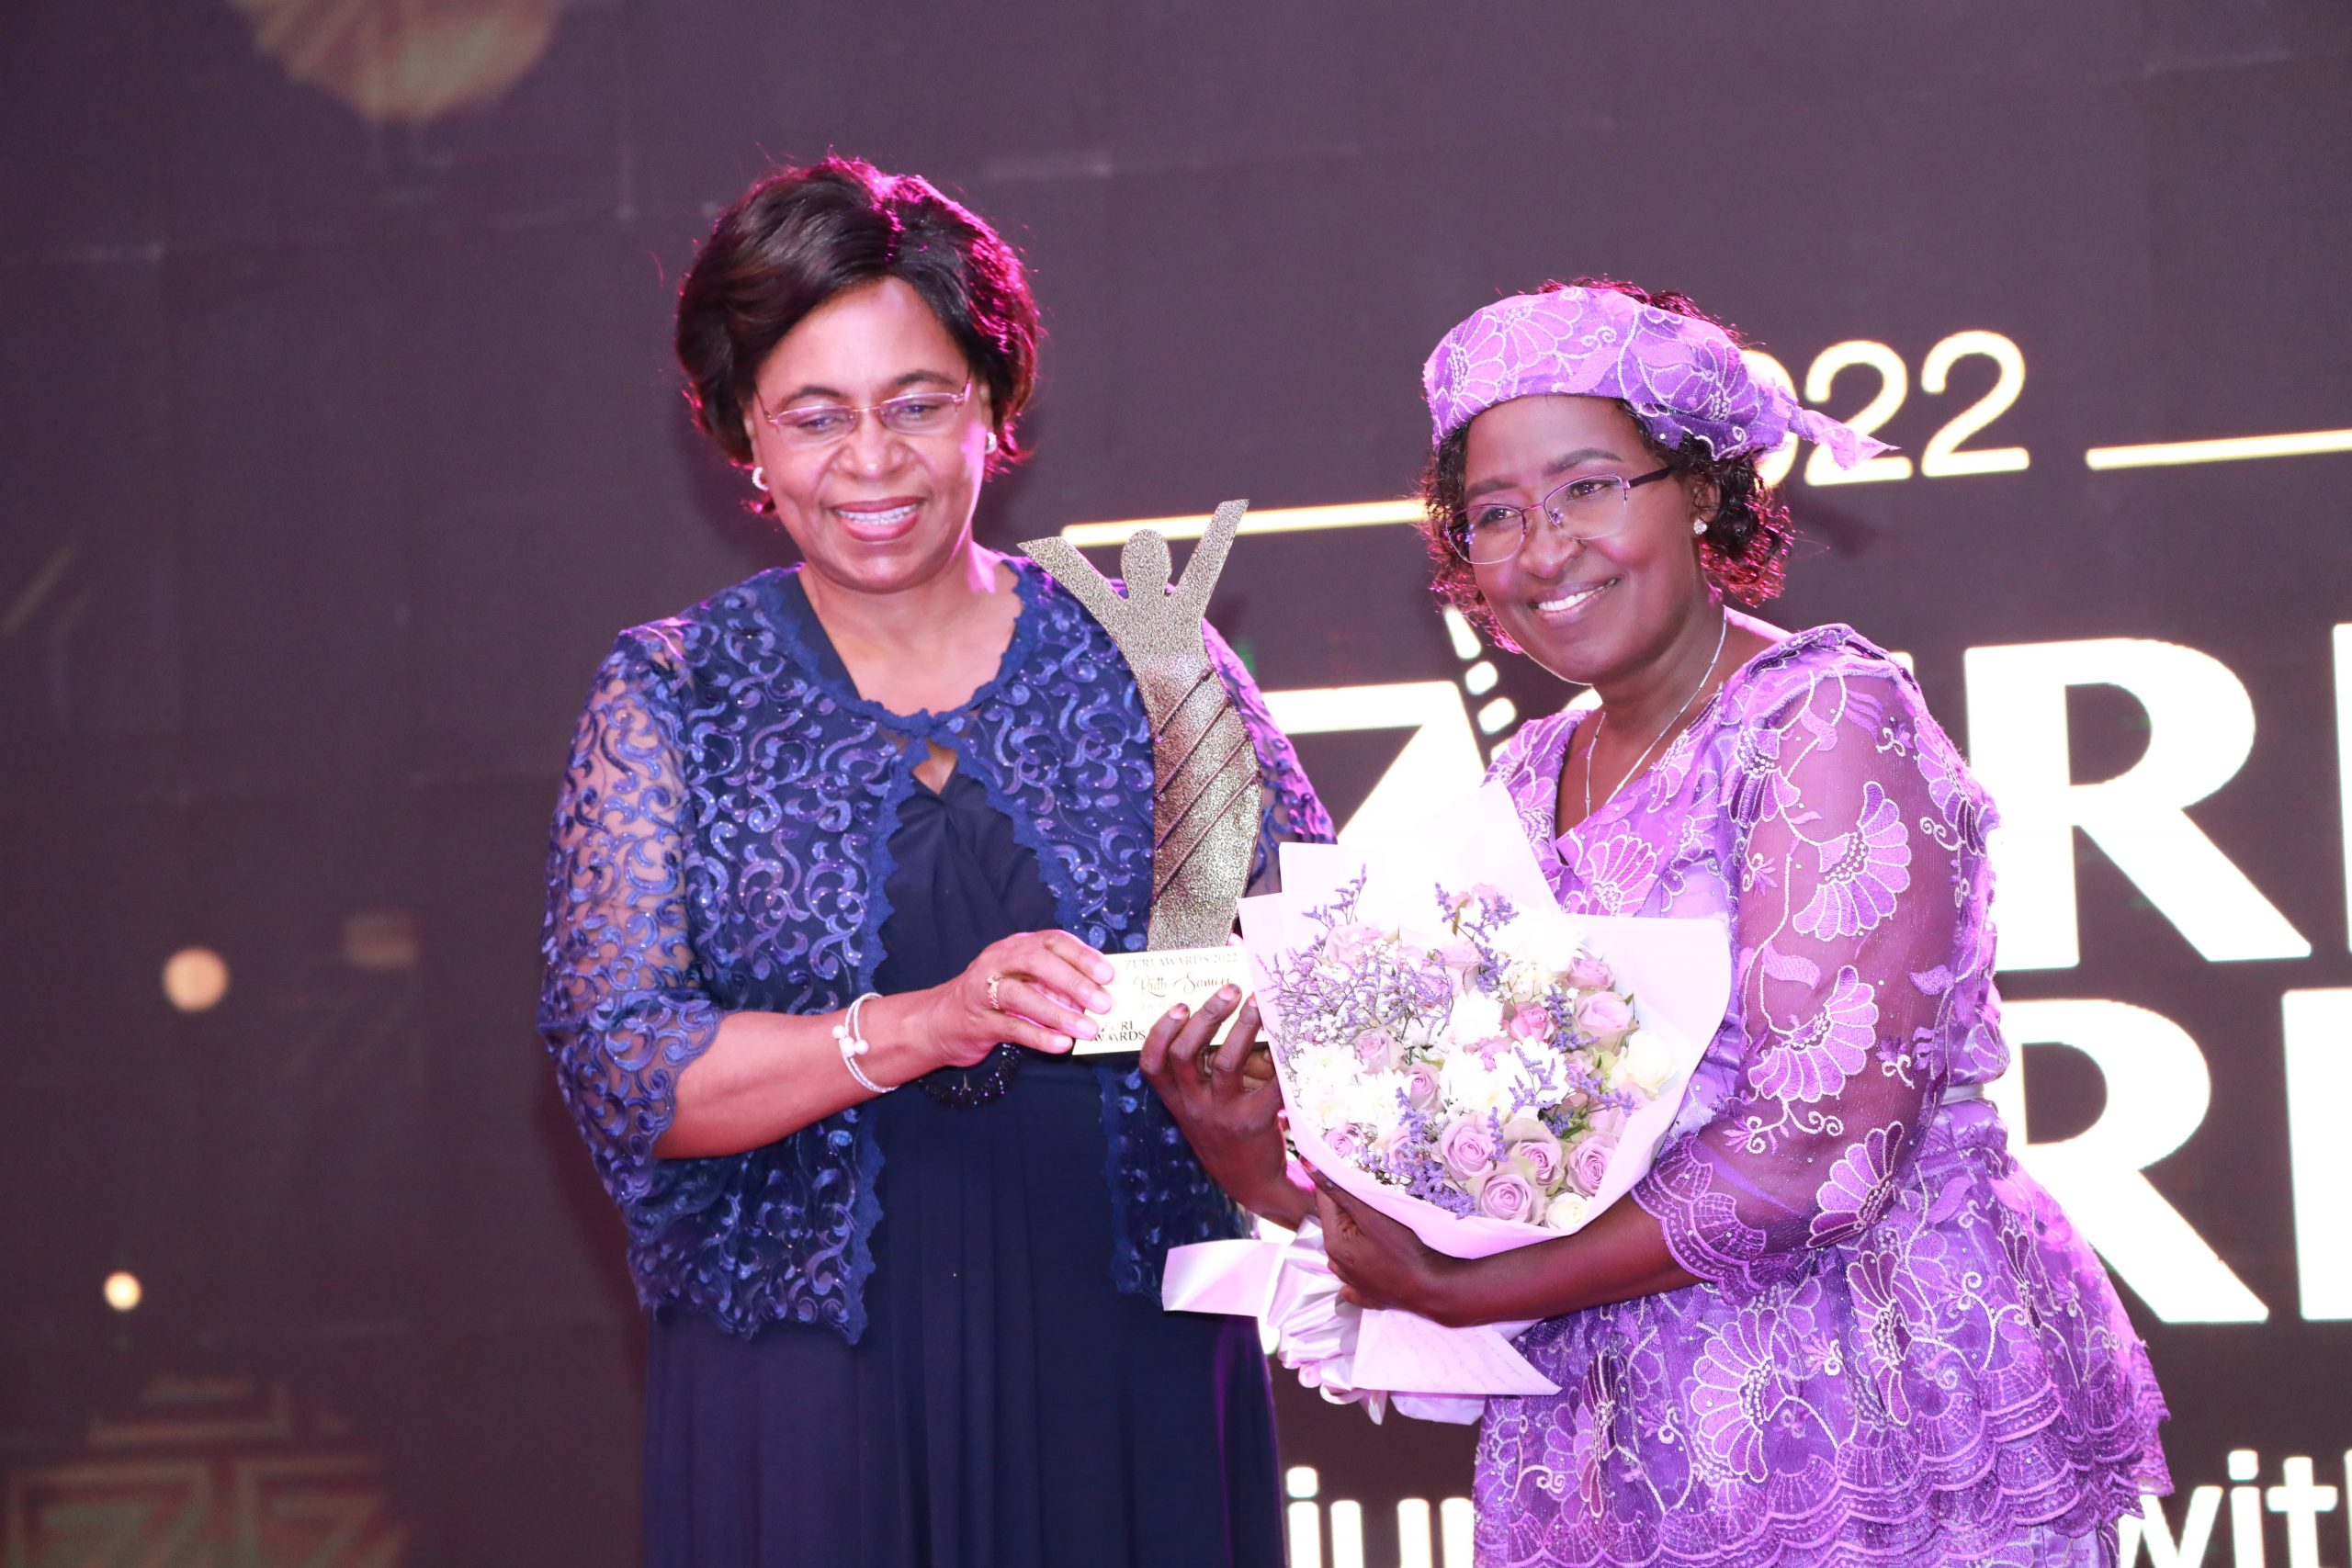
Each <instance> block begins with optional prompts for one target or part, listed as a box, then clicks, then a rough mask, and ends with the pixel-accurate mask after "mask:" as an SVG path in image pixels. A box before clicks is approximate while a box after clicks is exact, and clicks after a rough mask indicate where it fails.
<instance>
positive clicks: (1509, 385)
mask: <svg viewBox="0 0 2352 1568" xmlns="http://www.w3.org/2000/svg"><path fill="white" fill-rule="evenodd" d="M1421 388H1422V389H1423V391H1424V392H1426V393H1427V394H1428V397H1429V403H1430V423H1432V424H1433V425H1434V426H1435V432H1434V434H1432V436H1431V437H1430V442H1431V445H1437V444H1441V443H1442V442H1443V441H1444V440H1445V438H1446V437H1447V436H1449V435H1451V434H1453V433H1454V432H1455V431H1457V430H1459V429H1461V428H1462V427H1463V426H1464V425H1465V424H1468V423H1470V422H1471V421H1472V420H1473V419H1476V417H1477V416H1478V415H1480V414H1482V413H1484V412H1487V410H1488V409H1490V408H1493V407H1494V406H1495V405H1496V404H1497V403H1504V402H1509V401H1510V400H1511V399H1513V398H1527V397H1535V396H1538V395H1541V394H1543V393H1546V392H1566V393H1572V394H1577V395H1580V396H1585V397H1594V398H1622V399H1623V400H1625V402H1626V404H1627V406H1629V407H1630V408H1632V409H1633V411H1634V416H1635V417H1636V418H1638V419H1639V420H1640V421H1641V422H1642V428H1643V429H1644V430H1645V431H1647V432H1648V433H1649V435H1650V439H1651V440H1653V441H1655V442H1657V444H1658V445H1659V446H1663V447H1665V448H1666V449H1667V450H1668V451H1669V452H1671V451H1674V450H1676V449H1677V448H1679V446H1681V445H1682V439H1683V437H1684V436H1686V435H1695V436H1697V437H1698V438H1699V439H1700V440H1701V441H1702V442H1704V443H1706V446H1707V450H1708V452H1709V453H1711V454H1712V455H1713V457H1715V458H1716V459H1717V460H1718V461H1720V460H1722V459H1724V458H1726V457H1739V456H1741V455H1743V454H1746V453H1751V452H1769V451H1770V450H1771V449H1772V448H1774V447H1776V446H1779V445H1780V444H1781V438H1782V437H1784V436H1785V435H1787V434H1788V433H1789V432H1790V431H1792V430H1793V431H1795V432H1796V433H1797V434H1799V435H1802V436H1804V438H1805V439H1807V440H1808V441H1815V442H1818V443H1820V444H1821V445H1822V446H1826V447H1827V448H1828V449H1829V452H1830V454H1831V456H1832V457H1835V458H1836V459H1837V461H1838V467H1839V468H1852V467H1853V466H1854V465H1855V464H1857V463H1859V462H1860V461H1861V460H1862V459H1863V458H1865V457H1869V456H1871V454H1872V453H1874V452H1883V451H1886V450H1887V449H1888V448H1887V445H1886V443H1885V442H1883V441H1877V440H1873V439H1872V438H1871V437H1870V436H1867V435H1864V434H1862V433H1861V432H1860V431H1859V430H1856V429H1854V428H1853V427H1852V426H1851V425H1848V424H1844V423H1839V422H1838V421H1837V420H1834V419H1831V418H1830V417H1829V416H1828V415H1827V414H1825V413H1821V412H1816V411H1815V410H1813V409H1809V408H1806V407H1805V406H1804V404H1802V403H1800V402H1798V401H1797V400H1796V394H1795V393H1794V392H1792V390H1790V389H1788V388H1787V387H1785V386H1782V385H1781V382H1780V381H1779V380H1778V379H1776V378H1772V377H1770V376H1759V375H1758V374H1756V373H1755V372H1754V371H1752V370H1750V369H1749V368H1748V365H1747V360H1746V359H1745V358H1743V357H1742V356H1741V355H1740V352H1739V346H1738V344H1735V343H1733V342H1732V341H1731V339H1730V338H1729V337H1727V336H1725V335H1724V333H1723V331H1722V329H1721V328H1718V327H1714V326H1711V325H1709V324H1708V323H1707V322H1705V321H1693V320H1691V318H1690V317H1688V316H1678V315H1676V314H1675V313H1674V312H1673V311H1671V310H1657V309H1656V308H1654V307H1652V306H1648V305H1645V304H1643V303H1642V302H1641V301H1640V300H1638V299H1634V298H1632V297H1631V296H1629V295H1624V294H1620V293H1618V292H1617V291H1616V290H1615V289H1613V288H1555V289H1550V290H1547V291H1545V292H1544V293H1541V294H1516V295H1513V296H1512V297H1511V298H1510V299H1498V300H1497V301H1496V302H1495V303H1493V304H1491V305H1489V306H1487V308H1486V309H1485V310H1480V311H1478V312H1477V313H1476V314H1475V315H1473V316H1471V317H1470V319H1469V320H1467V321H1464V322H1463V323H1462V324H1461V325H1460V326H1458V327H1455V328H1454V329H1453V331H1452V332H1450V333H1446V334H1445V336H1444V337H1442V338H1441V339H1440V340H1439V341H1438V345H1437V348H1436V349H1435V351H1434V352H1432V353H1431V354H1430V358H1429V363H1428V364H1427V365H1424V366H1423V367H1421Z"/></svg>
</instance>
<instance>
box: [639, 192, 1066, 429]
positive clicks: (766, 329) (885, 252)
mask: <svg viewBox="0 0 2352 1568" xmlns="http://www.w3.org/2000/svg"><path fill="white" fill-rule="evenodd" d="M886 277H896V278H899V279H902V280H903V281H904V282H905V283H906V284H907V285H908V286H909V287H910V288H912V289H913V290H914V291H915V292H916V293H917V294H919V295H921V296H922V301H923V303H924V304H926V305H928V306H930V307H931V310H932V313H933V315H935V316H937V317H938V318H939V323H940V325H942V326H944V327H945V328H946V329H947V333H948V335H949V336H950V337H952V338H954V339H955V340H956V347H957V348H959V349H960V350H962V351H963V355H964V358H965V361H966V362H967V364H968V365H970V367H971V368H972V374H973V375H974V376H975V377H976V378H978V380H979V381H980V382H981V383H982V384H983V385H985V386H986V387H987V388H988V389H989V414H990V418H991V420H992V421H993V423H994V424H995V428H996V434H997V443H998V445H997V451H996V455H995V457H994V462H995V464H997V465H1000V466H1001V465H1002V464H1005V463H1011V462H1015V461H1018V460H1019V458H1020V457H1021V456H1022V451H1021V446H1020V441H1019V438H1018V435H1017V429H1018V424H1019V421H1020V417H1021V412H1022V410H1023V409H1024V408H1026V407H1027V406H1028V403H1029V395H1030V393H1031V391H1032V390H1033V389H1035V386H1036V382H1037V340H1038V339H1039V338H1040V337H1042V336H1044V335H1045V330H1044V328H1043V327H1042V326H1041V325H1040V324H1039V322H1038V320H1037V302H1036V300H1035V299H1032V298H1031V297H1030V293H1029V281H1028V278H1027V276H1025V275H1024V274H1023V270H1022V266H1021V257H1020V256H1019V255H1018V254H1015V253H1014V251H1013V249H1012V246H1010V245H1008V244H1006V243H1004V241H1003V240H1001V239H1000V238H999V237H998V236H997V232H996V231H995V230H993V229H991V228H989V226H988V224H987V223H986V222H984V221H982V220H981V219H980V218H979V217H978V215H977V214H975V213H974V212H972V210H971V209H968V208H967V207H965V206H963V205H962V204H960V203H958V202H955V201H951V200H949V199H948V198H947V197H944V196H942V195H941V194H940V193H939V190H938V188H937V187H936V186H933V185H932V183H931V182H930V181H929V180H926V179H924V178H923V177H922V175H886V174H884V173H883V172H882V171H881V170H879V169H877V168H876V167H875V166H874V165H873V164H868V163H866V162H865V161H864V160H863V159H859V158H842V157H829V158H826V159H824V160H823V161H821V162H820V163H815V164H808V165H807V166H805V167H800V168H782V169H776V170H774V171H772V172H770V173H769V174H767V175H763V176H761V178H759V179H758V180H756V181H754V182H753V183H752V187H751V188H750V189H749V190H747V191H745V192H744V193H743V195H742V196H741V197H740V198H739V199H738V200H737V201H736V203H735V205H734V206H732V207H730V208H729V209H727V210H726V211H724V212H722V213H720V214H719V215H718V222H717V223H715V224H713V225H712V226H711V231H710V238H709V239H707V240H706V241H704V242H703V245H702V249H701V250H700V251H699V252H698V253H696V254H695V262H694V265H693V266H692V267H690V268H688V269H687V271H686V277H685V282H684V284H683V285H682V286H681V287H680V288H679V289H678V329H677V350H678V364H679V365H680V366H681V367H683V368H684V371H685V373H686V388H685V391H686V400H687V401H688V402H689V403H690V404H692V405H693V407H694V414H695V423H696V424H697V425H699V426H701V427H702V429H703V431H704V433H705V434H707V435H708V436H709V437H710V438H711V439H712V440H713V441H715V442H717V443H718V446H719V449H720V450H721V451H723V452H725V453H726V454H727V456H728V457H729V458H731V459H733V460H734V461H735V462H737V463H749V462H751V461H752V447H751V443H750V441H749V440H748V439H747V438H746V437H745V435H744V434H743V411H744V408H745V406H746V405H747V404H748V403H749V402H750V401H751V400H752V390H753V384H754V382H755V380H756V378H757V377H758V375H759V369H760V366H761V365H762V364H763V363H764V362H765V361H766V359H767V356H768V355H769V354H770V353H771V352H773V351H774V350H775V345H776V344H778V343H780V342H782V341H783V339H784V335H785V334H786V333H788V332H790V331H791V330H792V329H793V328H794V327H796V326H797V325H799V323H800V321H801V320H802V318H804V317H806V316H807V315H808V314H809V312H810V311H811V310H816V309H817V308H818V307H819V306H820V305H822V304H824V303H825V301H827V300H828V299H832V298H833V297H834V296H835V295H837V294H840V293H842V292H843V291H845V290H847V289H851V288H857V287H859V286H860V285H863V284H867V283H872V282H875V281H876V280H878V279H881V278H886Z"/></svg>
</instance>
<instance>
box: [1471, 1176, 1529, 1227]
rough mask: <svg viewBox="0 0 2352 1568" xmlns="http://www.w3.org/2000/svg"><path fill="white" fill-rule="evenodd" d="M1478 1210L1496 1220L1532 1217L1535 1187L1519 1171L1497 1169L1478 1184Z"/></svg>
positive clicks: (1527, 1218)
mask: <svg viewBox="0 0 2352 1568" xmlns="http://www.w3.org/2000/svg"><path fill="white" fill-rule="evenodd" d="M1478 1212H1479V1213H1482V1214H1486V1215H1488V1216H1491V1217H1492V1218H1494V1219H1498V1220H1531V1219H1533V1218H1534V1217H1535V1189H1534V1188H1532V1187H1531V1186H1529V1185H1528V1182H1527V1178H1525V1177H1523V1176H1521V1175H1520V1173H1519V1172H1517V1171H1515V1170H1510V1169H1503V1170H1498V1171H1497V1172H1495V1173H1494V1175H1492V1176H1490V1177H1488V1178H1487V1179H1486V1180H1485V1181H1483V1182H1481V1183H1480V1184H1479V1187H1478Z"/></svg>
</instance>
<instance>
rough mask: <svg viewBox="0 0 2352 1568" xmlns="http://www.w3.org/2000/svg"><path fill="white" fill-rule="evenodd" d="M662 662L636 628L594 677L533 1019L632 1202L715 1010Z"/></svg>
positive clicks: (594, 1141)
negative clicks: (698, 950)
mask: <svg viewBox="0 0 2352 1568" xmlns="http://www.w3.org/2000/svg"><path fill="white" fill-rule="evenodd" d="M677 734H678V726H677V714H676V710H675V706H674V703H673V698H672V696H671V693H670V688H669V684H668V682H667V681H666V679H665V678H664V672H663V671H662V670H661V669H660V668H659V667H658V666H657V665H656V664H655V663H654V661H653V660H652V659H651V658H650V656H649V655H648V653H647V651H646V650H645V649H643V647H642V646H640V645H639V643H638V642H636V641H634V640H633V639H632V638H630V637H624V638H622V640H621V642H620V643H619V644H618V645H617V646H616V648H615V649H614V650H613V653H612V656H611V657H610V658H608V659H607V660H605V663H604V666H603V667H602V668H601V669H600V670H598V671H597V673H596V683H595V686H594V690H593V691H592V693H591V694H590V695H589V699H588V707H587V711H586V712H585V713H584V714H583V715H582V716H581V720H580V728H579V729H578V731H577V733H576V734H575V736H574V737H573V739H572V747H571V765H570V767H569V768H568V770H567V771H566V772H565V774H564V784H563V793H562V795H561V797H560V801H559V803H558V805H557V807H556V816H555V829H554V837H553V842H552V843H551V845H550V846H549V849H548V908H547V921H546V926H545V928H544V932H543V935H542V939H541V942H540V952H541V955H542V957H543V958H544V959H545V961H546V971H545V976H544V980H543V983H542V985H541V987H540V992H539V1009H538V1026H539V1033H540V1036H541V1038H543V1039H544V1040H545V1041H546V1042H547V1046H548V1053H549V1055H552V1056H553V1057H554V1059H555V1066H556V1075H557V1079H558V1081H559V1083H560V1086H561V1088H562V1090H563V1098H564V1100H565V1102H566V1103H567V1104H568V1105H570V1106H571V1113H572V1115H573V1117H574V1118H576V1119H577V1120H578V1122H579V1123H580V1130H581V1132H582V1135H583V1136H585V1137H586V1139H587V1141H588V1146H589V1150H590V1152H591V1154H592V1155H593V1156H594V1159H595V1163H596V1170H597V1174H598V1175H599V1176H601V1177H602V1178H603V1179H604V1182H605V1187H606V1188H607V1189H608V1190H610V1191H611V1193H612V1195H613V1197H614V1199H615V1200H616V1201H618V1202H621V1203H624V1204H628V1203H632V1202H635V1201H638V1200H639V1199H641V1198H643V1197H644V1196H645V1195H646V1194H647V1192H648V1190H650V1187H651V1185H652V1174H653V1165H654V1157H653V1145H654V1143H655V1141H656V1140H657V1139H659V1138H660V1137H661V1136H662V1133H663V1132H664V1131H666V1130H667V1129H668V1127H669V1125H670V1122H671V1120H672V1118H673V1116H674V1115H675V1113H676V1107H677V1100H676V1086H677V1080H678V1074H679V1073H680V1072H682V1071H683V1070H684V1068H685V1066H686V1065H687V1064H688V1063H690V1062H692V1061H693V1060H694V1059H695V1057H696V1056H699V1055H702V1053H703V1052H704V1051H705V1050H707V1049H708V1048H709V1045H710V1043H711V1041H712V1040H713V1039H714V1038H715V1037H716V1036H717V1034H718V1023H719V1018H720V1011H719V1009H718V1007H717V1006H716V1005H715V1004H714V1003H713V1002H712V1000H711V998H709V997H708V996H707V994H706V993H705V991H704V990H703V988H702V987H701V986H700V985H699V984H698V982H697V979H696V976H695V953H694V950H693V948H692V946H691V945H690V944H689V940H688V931H687V912H686V899H685V886H684V845H685V836H686V827H687V820H686V818H687V813H688V810H689V805H688V802H687V799H686V794H685V790H684V785H683V781H682V779H681V776H680V773H679V767H678V750H677Z"/></svg>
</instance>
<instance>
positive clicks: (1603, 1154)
mask: <svg viewBox="0 0 2352 1568" xmlns="http://www.w3.org/2000/svg"><path fill="white" fill-rule="evenodd" d="M1616 1152H1617V1140H1616V1139H1614V1138H1608V1137H1603V1136H1601V1135H1600V1134H1598V1133H1588V1134H1585V1135H1584V1136H1583V1137H1581V1138H1578V1139H1577V1144H1576V1147H1574V1148H1572V1149H1570V1150H1569V1151H1568V1179H1569V1180H1570V1181H1573V1182H1575V1183H1576V1188H1577V1191H1579V1192H1581V1193H1583V1194H1584V1195H1585V1196H1586V1197H1588V1198H1589V1197H1590V1196H1592V1195H1593V1194H1594V1193H1595V1192H1598V1191H1600V1182H1601V1179H1602V1178H1603V1177H1606V1176H1607V1175H1608V1174H1609V1156H1611V1155H1613V1154H1615V1153H1616Z"/></svg>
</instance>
